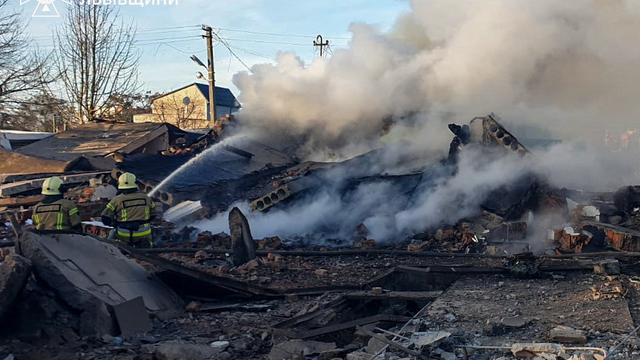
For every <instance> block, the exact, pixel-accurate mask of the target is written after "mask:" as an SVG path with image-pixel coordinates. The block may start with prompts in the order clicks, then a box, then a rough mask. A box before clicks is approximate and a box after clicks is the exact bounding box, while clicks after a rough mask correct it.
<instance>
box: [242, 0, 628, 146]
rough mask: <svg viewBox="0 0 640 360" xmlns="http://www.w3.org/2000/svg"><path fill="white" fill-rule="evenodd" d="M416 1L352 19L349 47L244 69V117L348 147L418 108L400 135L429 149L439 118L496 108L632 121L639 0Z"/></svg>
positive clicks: (586, 126)
mask: <svg viewBox="0 0 640 360" xmlns="http://www.w3.org/2000/svg"><path fill="white" fill-rule="evenodd" d="M412 8H413V9H412V11H411V12H410V13H409V14H406V15H404V16H401V17H400V18H399V19H398V20H397V23H396V25H395V26H394V28H393V30H392V31H390V32H389V33H382V32H380V31H378V30H377V29H376V28H374V27H371V26H368V25H365V24H353V25H352V26H351V31H352V33H353V38H352V40H351V43H350V46H349V48H348V49H344V50H336V51H335V55H333V56H332V57H330V58H325V59H316V60H314V61H313V62H311V63H309V64H305V63H304V62H303V61H302V60H300V58H298V57H297V56H296V55H295V54H293V53H282V54H280V55H279V56H278V58H277V62H276V64H273V65H272V64H264V65H256V66H254V67H253V68H252V72H251V73H248V72H242V73H239V74H237V75H236V76H235V78H234V82H235V84H236V86H237V87H238V88H239V89H240V91H241V93H240V101H241V102H242V104H243V110H242V112H241V113H240V117H241V119H242V121H244V122H245V123H251V124H252V125H253V126H254V127H256V128H260V129H261V130H263V131H267V132H268V133H270V134H276V135H278V134H283V133H288V134H292V135H296V136H306V137H308V143H307V145H308V148H307V153H308V154H312V153H316V152H320V153H323V154H324V153H325V152H326V153H332V154H339V153H340V150H344V151H343V153H345V154H346V155H353V154H354V152H353V151H352V150H351V151H350V150H345V147H346V146H347V145H348V146H349V147H351V148H352V149H353V148H354V147H355V145H354V144H358V145H364V146H368V147H373V146H375V145H372V144H376V143H377V142H378V141H379V136H380V134H381V133H382V132H383V129H384V127H385V120H388V119H390V118H394V119H396V120H398V119H399V118H400V117H402V116H405V115H409V114H415V113H416V112H418V113H421V115H420V116H419V119H418V120H417V122H416V123H414V124H412V125H411V126H409V127H410V129H411V132H410V136H409V137H407V134H408V133H409V132H407V131H405V132H401V135H402V136H403V138H405V139H410V140H411V142H412V144H414V145H422V146H426V147H427V148H429V149H440V148H441V147H440V146H439V145H441V142H442V141H441V140H440V139H441V138H442V137H443V136H442V134H443V131H445V130H436V131H434V130H433V129H434V128H440V129H445V127H443V126H437V125H441V124H442V122H443V121H451V120H457V121H458V122H461V121H467V120H468V119H470V118H472V117H473V116H477V115H484V114H487V113H489V112H494V111H495V112H498V113H499V114H501V116H502V117H503V118H505V119H510V120H512V121H513V122H516V123H530V124H535V125H536V126H541V127H547V128H549V129H551V130H552V132H553V135H554V136H555V137H559V138H563V139H571V138H574V137H580V138H587V139H589V140H590V141H594V140H600V139H602V137H603V136H604V130H605V129H607V128H609V129H612V130H616V131H618V130H623V129H627V128H629V127H632V126H635V125H634V124H635V121H636V119H635V117H636V113H637V105H636V103H637V100H636V99H638V97H639V95H640V71H638V69H637V64H638V61H639V60H640V49H638V48H637V47H635V46H632V44H633V43H634V40H635V34H637V33H639V32H640V3H638V2H636V1H599V0H576V1H555V0H540V1H511V0H487V1H455V2H452V1H447V0H432V1H413V2H412ZM434 123H435V125H434ZM425 127H426V128H425ZM525 135H526V134H525ZM399 136H400V135H398V137H399ZM434 142H435V143H434ZM327 149H329V151H325V150H327Z"/></svg>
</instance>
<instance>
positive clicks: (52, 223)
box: [31, 176, 80, 232]
mask: <svg viewBox="0 0 640 360" xmlns="http://www.w3.org/2000/svg"><path fill="white" fill-rule="evenodd" d="M61 188H62V180H61V179H60V178H59V177H57V176H53V177H50V178H48V179H46V180H45V181H44V182H43V183H42V195H44V200H43V201H42V202H40V203H38V205H36V206H35V207H34V208H33V215H32V217H31V218H32V220H33V224H34V225H35V228H36V230H39V231H57V232H67V231H71V230H79V229H80V213H79V211H78V207H77V206H76V204H74V203H73V201H71V200H67V199H64V198H63V197H62V189H61Z"/></svg>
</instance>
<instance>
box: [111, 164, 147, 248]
mask: <svg viewBox="0 0 640 360" xmlns="http://www.w3.org/2000/svg"><path fill="white" fill-rule="evenodd" d="M154 209H155V204H154V203H153V200H151V199H150V198H149V197H148V196H147V195H146V194H145V193H143V192H141V191H139V190H138V185H136V176H135V175H133V174H131V173H124V174H122V175H120V177H119V178H118V195H117V196H116V197H114V198H113V199H111V201H110V202H109V203H108V204H107V207H106V208H105V209H104V211H103V212H102V222H103V223H104V224H105V225H107V226H113V227H114V228H115V231H116V238H117V239H118V240H119V241H122V242H125V243H126V244H128V245H129V246H133V247H150V246H153V240H152V237H151V219H152V217H153V215H154Z"/></svg>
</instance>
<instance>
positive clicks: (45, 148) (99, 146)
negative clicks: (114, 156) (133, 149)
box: [17, 123, 167, 161]
mask: <svg viewBox="0 0 640 360" xmlns="http://www.w3.org/2000/svg"><path fill="white" fill-rule="evenodd" d="M162 128H164V130H162ZM162 131H164V132H166V131H167V125H166V124H158V123H139V124H133V123H127V124H123V123H115V124H114V123H89V124H85V125H82V126H80V127H78V128H75V129H71V130H68V131H65V132H61V133H57V134H55V135H54V136H51V137H49V138H46V139H43V140H40V141H38V142H35V143H33V144H31V145H27V146H25V147H22V148H20V149H19V150H17V151H18V152H19V153H22V154H25V155H31V156H39V157H45V158H47V159H53V160H61V161H70V160H73V159H75V158H77V157H79V156H85V157H100V156H105V155H108V154H111V153H113V152H115V151H118V150H121V149H124V148H126V147H129V146H131V145H132V144H134V143H136V142H140V143H141V144H144V143H145V142H148V141H151V140H153V139H154V138H155V137H157V136H154V137H151V135H152V133H154V132H156V134H157V133H158V132H162ZM125 153H126V152H125Z"/></svg>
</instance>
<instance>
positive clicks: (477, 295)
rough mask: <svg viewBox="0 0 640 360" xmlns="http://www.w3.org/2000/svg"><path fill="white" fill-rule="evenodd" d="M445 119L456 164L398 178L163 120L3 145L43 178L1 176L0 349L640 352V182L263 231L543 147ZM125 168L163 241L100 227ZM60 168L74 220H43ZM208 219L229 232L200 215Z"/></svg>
mask: <svg viewBox="0 0 640 360" xmlns="http://www.w3.org/2000/svg"><path fill="white" fill-rule="evenodd" d="M449 129H450V130H451V132H452V133H453V139H452V141H451V143H450V146H449V153H448V156H447V157H446V158H444V159H442V161H440V162H438V163H437V164H435V165H433V166H432V167H430V166H422V167H419V168H416V167H414V166H413V164H412V166H409V165H407V164H400V165H402V166H398V169H400V170H398V171H397V172H396V173H393V174H390V173H387V172H383V171H380V169H378V168H376V167H373V166H371V164H372V163H375V161H377V160H379V158H380V152H379V151H372V152H370V153H366V154H363V155H361V156H358V157H355V158H353V159H349V160H346V161H339V162H325V163H319V162H312V161H304V162H301V161H300V160H299V159H297V158H295V156H293V155H291V154H290V153H289V152H287V151H284V150H278V149H276V148H275V147H273V146H271V145H266V144H263V143H260V142H257V141H255V140H252V139H241V140H238V141H237V142H233V143H232V144H229V143H226V142H224V141H225V136H224V134H222V133H221V132H220V131H210V132H208V133H206V134H196V133H187V132H184V131H182V130H180V129H177V128H173V127H172V126H170V125H166V124H163V125H158V124H155V125H153V126H152V125H149V124H133V125H131V128H128V127H127V125H125V124H120V125H117V126H113V127H109V126H107V125H104V124H90V125H87V126H86V127H85V128H84V129H83V128H79V129H74V130H72V131H70V132H71V133H70V134H65V133H64V132H63V133H60V134H56V135H55V136H53V137H52V138H47V139H45V140H41V141H44V142H42V143H40V144H39V145H38V142H36V143H34V144H32V145H30V147H26V148H24V149H23V150H21V153H20V155H17V153H16V154H11V156H10V158H11V159H15V158H20V159H22V161H32V162H33V164H36V165H38V164H39V165H38V166H40V167H42V166H43V164H46V165H47V166H46V169H47V170H46V171H47V172H46V173H45V172H38V170H37V169H38V166H35V165H34V166H25V167H24V169H20V168H18V167H13V168H10V170H7V171H8V172H7V173H6V174H3V176H2V179H1V180H2V181H1V183H0V214H2V217H3V220H4V221H2V222H0V246H1V248H0V249H1V251H0V260H1V262H0V295H2V296H1V297H0V317H1V318H2V320H3V322H4V324H5V326H4V327H3V330H2V332H1V333H0V358H6V357H7V356H10V357H9V358H11V357H14V358H16V359H23V358H24V359H36V358H38V359H39V358H51V359H54V358H60V359H73V358H82V359H123V360H124V359H128V360H130V359H149V360H151V359H176V360H177V359H203V360H205V359H270V360H282V359H295V360H298V359H350V360H360V359H397V360H400V359H446V360H454V359H501V360H507V359H520V358H532V359H567V360H568V359H571V360H578V359H584V360H586V359H605V358H606V359H633V358H640V350H639V349H640V342H639V338H638V336H637V334H636V332H635V330H637V326H638V321H639V319H640V280H639V279H640V273H639V272H638V270H637V266H636V265H637V258H638V256H639V255H638V254H639V253H640V211H638V209H640V186H635V185H632V186H627V187H624V188H621V189H618V190H616V191H612V192H609V193H586V192H583V191H578V190H571V189H557V188H554V187H553V186H552V185H550V182H548V181H547V180H546V179H544V178H542V177H540V176H538V175H533V174H524V175H522V176H518V177H516V179H515V180H514V181H513V184H507V185H505V186H499V187H497V188H495V189H493V190H491V191H489V192H488V194H486V196H485V197H484V198H483V199H482V201H480V203H479V206H478V209H475V210H476V211H473V212H468V213H465V214H464V216H460V217H457V218H456V219H455V220H449V219H447V220H444V221H437V222H427V221H425V225H422V224H420V225H421V226H416V227H415V228H417V229H418V230H415V231H411V232H406V233H398V234H394V236H395V238H394V239H393V240H392V241H390V240H389V239H381V238H376V236H375V235H374V234H376V232H375V231H372V230H375V229H374V227H373V226H372V224H371V223H366V224H365V222H364V221H361V219H358V220H354V223H353V224H349V225H348V226H347V227H346V229H345V228H342V229H339V230H340V231H337V229H336V228H335V226H334V224H332V223H330V222H329V221H327V222H326V223H325V224H323V226H321V227H319V230H318V231H315V232H313V233H310V234H293V235H292V234H272V235H269V236H266V237H264V236H256V233H258V234H259V233H260V232H259V231H258V232H256V231H255V229H254V231H252V229H251V226H252V218H253V215H256V214H260V215H263V216H266V215H269V213H270V212H278V211H286V210H288V209H292V208H293V209H300V208H301V207H304V205H305V204H306V202H307V201H308V199H310V198H312V197H313V196H315V195H317V194H319V193H323V192H327V191H333V192H335V193H337V194H338V195H339V198H340V199H342V200H343V201H347V202H348V201H349V200H350V199H353V194H354V193H355V192H357V189H358V188H359V187H360V186H362V185H363V184H364V185H366V184H378V183H384V184H388V185H389V186H390V187H391V188H394V189H401V191H398V192H397V193H398V198H397V199H394V201H395V202H397V203H398V204H411V203H413V202H416V201H418V200H417V199H418V196H417V194H419V192H420V191H424V188H425V187H427V188H428V187H429V186H435V185H434V184H444V183H446V182H447V181H448V180H449V179H451V177H452V176H455V174H456V173H457V172H458V171H459V170H460V169H459V168H458V166H459V161H460V158H461V156H462V154H463V153H464V152H465V151H477V152H478V153H479V154H481V156H486V158H487V159H489V160H491V159H494V158H495V156H496V155H495V154H496V153H498V154H509V155H510V156H516V157H517V158H518V159H521V158H522V159H524V158H525V157H528V156H531V153H532V151H530V150H529V149H528V148H527V147H525V145H523V144H522V143H521V142H520V140H518V138H517V137H516V136H515V135H514V134H513V133H511V132H509V131H508V130H507V129H505V128H504V127H503V126H502V125H501V124H500V122H499V121H498V119H497V117H496V116H494V115H487V116H483V117H477V118H474V119H472V120H471V121H470V123H468V124H462V125H458V124H451V125H450V126H449ZM218 130H219V129H218ZM106 138H111V139H117V140H118V141H115V140H114V141H107V142H105V141H104V139H106ZM158 139H160V140H161V141H160V140H158ZM93 142H97V143H100V144H102V145H101V146H104V149H102V148H100V147H99V146H98V147H93V146H89V144H93ZM80 145H82V146H80ZM93 145H96V144H93ZM142 145H144V146H142ZM37 146H40V148H42V149H46V151H42V150H39V151H38V150H37V148H36V147H37ZM76 149H100V150H91V151H85V152H82V151H80V152H76ZM211 149H214V150H215V151H213V150H211ZM0 155H2V154H0ZM5 155H6V154H5ZM497 158H499V157H497ZM193 164H195V165H193ZM192 165H193V166H192ZM405 165H406V166H405ZM7 166H9V165H7ZM34 169H35V170H34ZM43 169H44V167H43ZM434 169H436V170H434ZM9 171H10V172H9ZM49 171H51V173H49ZM124 171H133V172H135V173H136V174H138V175H139V178H140V181H141V182H140V184H139V187H140V188H141V189H142V190H144V191H145V192H147V193H149V194H151V195H152V196H153V198H154V199H155V201H156V202H157V203H158V204H159V206H160V207H161V208H162V210H163V214H164V216H163V217H162V218H161V219H155V220H154V221H153V223H152V226H153V231H154V239H155V242H156V246H155V247H154V248H149V249H135V248H130V247H128V246H126V244H122V243H113V242H112V241H111V240H110V239H109V234H110V231H111V228H110V227H108V226H105V225H104V224H102V222H101V221H100V213H101V211H102V209H103V208H104V206H105V204H106V203H107V201H108V200H109V199H110V198H112V197H113V196H114V195H115V194H116V191H117V190H116V188H115V186H114V185H115V180H116V179H117V178H118V176H119V175H120V174H122V173H123V172H124ZM51 174H58V175H60V176H61V177H63V178H64V179H63V180H64V181H65V184H67V186H68V187H67V188H66V189H65V197H67V198H69V199H72V200H73V201H74V202H75V203H76V204H78V207H79V209H80V214H81V215H82V220H83V224H82V229H83V234H77V233H38V232H34V231H33V229H32V227H31V220H30V218H31V215H32V214H31V211H32V208H33V206H34V205H35V204H36V203H38V202H39V201H41V200H42V197H41V196H40V195H39V193H38V189H39V187H40V186H41V185H42V182H43V181H44V179H45V178H46V177H47V176H49V175H51ZM335 174H342V175H341V177H340V180H339V181H336V182H334V183H330V184H327V181H326V179H328V178H330V177H331V176H335ZM167 178H170V179H171V181H165V180H166V179H167ZM454 202H455V201H454ZM239 203H243V204H245V205H246V206H245V207H242V206H241V205H238V204H239ZM236 205H238V206H236ZM382 206H384V205H382ZM449 206H451V207H452V208H454V209H455V208H456V207H457V206H458V204H456V203H453V204H450V205H449ZM545 216H547V217H550V218H551V221H541V219H544V218H545ZM355 218H356V217H354V219H355ZM211 219H222V220H223V222H226V223H227V224H228V228H226V229H225V230H224V231H220V230H216V231H211V230H210V229H206V228H201V224H203V223H206V221H207V220H211ZM425 220H426V219H425ZM427 223H428V224H429V225H426V224H427ZM227 229H228V230H227Z"/></svg>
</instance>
